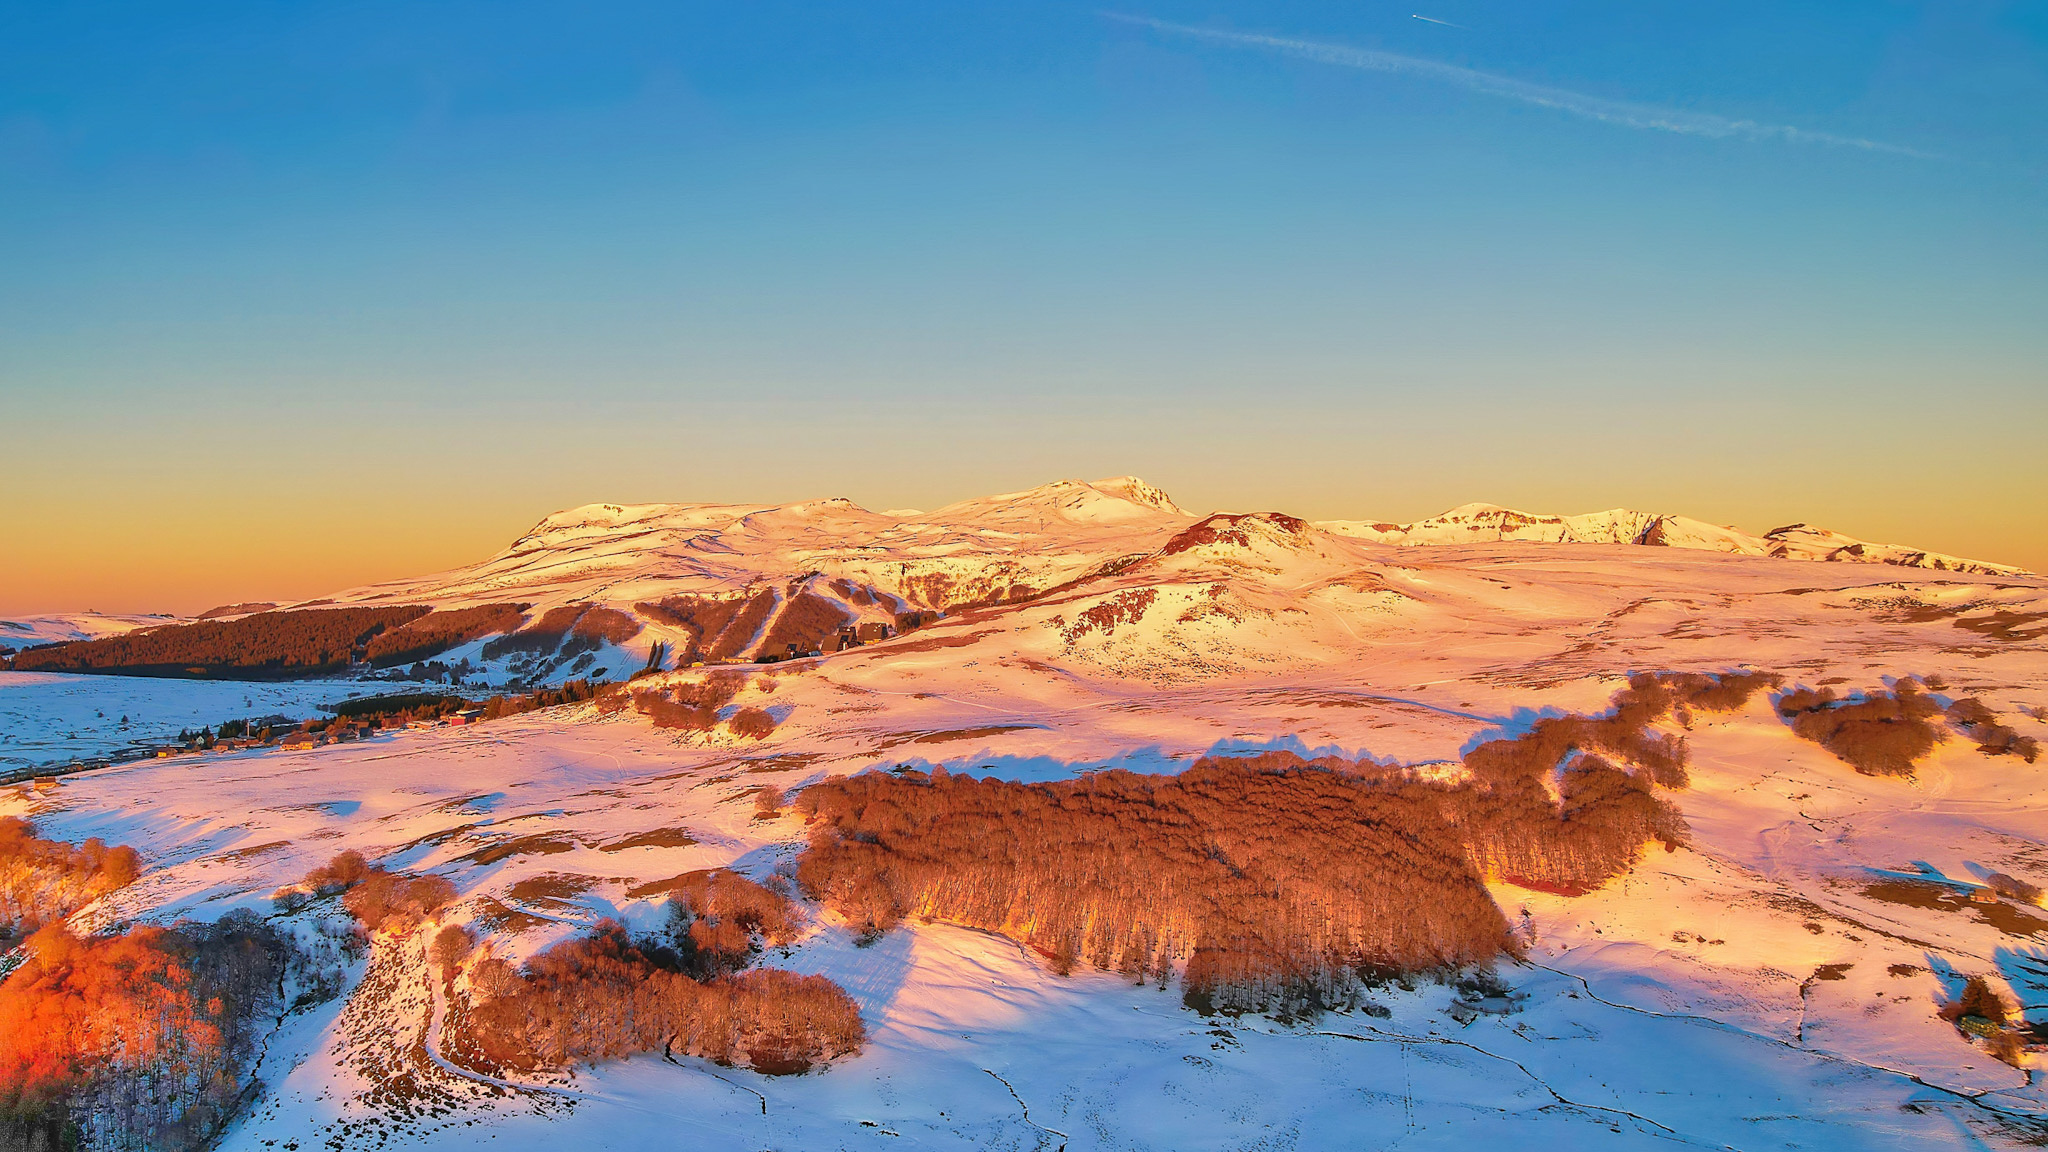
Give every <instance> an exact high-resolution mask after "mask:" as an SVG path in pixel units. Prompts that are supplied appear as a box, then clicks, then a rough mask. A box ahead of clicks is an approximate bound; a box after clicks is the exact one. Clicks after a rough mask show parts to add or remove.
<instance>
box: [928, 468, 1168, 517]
mask: <svg viewBox="0 0 2048 1152" xmlns="http://www.w3.org/2000/svg"><path fill="white" fill-rule="evenodd" d="M932 519H934V520H957V521H975V522H996V521H1000V522H1006V523H1047V522H1052V521H1063V522H1066V523H1070V524H1139V523H1162V524H1163V523H1165V522H1167V521H1168V520H1184V519H1192V517H1191V516H1190V515H1189V513H1188V512H1186V511H1185V510H1183V509H1182V508H1181V507H1180V506H1179V505H1178V504H1175V503H1174V502H1173V499H1172V498H1171V497H1169V496H1168V495H1167V494H1166V493H1165V492H1162V491H1160V490H1159V489H1157V488H1154V487H1153V486H1152V485H1150V484H1147V483H1145V482H1144V481H1143V480H1140V479H1138V478H1137V477H1135V476H1117V477H1113V478H1111V479H1108V480H1097V481H1094V482H1093V483H1090V482H1088V481H1085V480H1056V481H1054V482H1052V483H1051V484H1041V485H1039V486H1038V487H1036V488H1027V489H1025V490H1024V491H1022V492H1005V493H1002V494H1000V495H996V496H987V497H983V498H981V499H979V500H963V501H961V502H960V503H958V504H950V505H948V506H946V507H944V508H941V509H939V510H938V511H937V512H934V513H932Z"/></svg>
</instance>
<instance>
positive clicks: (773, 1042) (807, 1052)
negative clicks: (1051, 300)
mask: <svg viewBox="0 0 2048 1152" xmlns="http://www.w3.org/2000/svg"><path fill="white" fill-rule="evenodd" d="M665 960H667V957H665V956H664V955H662V952H661V950H659V949H650V948H648V947H645V946H643V945H640V944H636V943H634V942H633V941H632V940H630V939H629V938H628V937H627V936H626V932H625V930H624V929H623V928H621V927H620V926H619V925H617V924H614V923H609V922H607V923H604V924H601V925H599V926H598V928H597V930H596V931H595V932H594V933H592V934H591V935H590V936H588V937H584V938H581V939H576V940H569V941H565V942H563V943H561V944H558V945H556V946H555V947H553V948H550V949H548V950H547V951H546V952H543V953H541V954H540V955H538V956H536V957H534V958H533V959H532V960H531V961H529V962H528V963H527V965H526V966H525V968H524V969H515V968H513V967H512V966H511V965H510V964H507V963H505V962H504V961H502V960H499V959H497V958H495V957H489V956H487V957H485V958H484V959H483V960H482V961H480V962H478V963H476V964H474V965H473V966H472V967H471V969H470V988H471V995H472V1003H471V1005H470V1007H469V1011H468V1012H467V1013H466V1014H465V1015H464V1017H463V1019H462V1021H461V1024H460V1033H461V1034H460V1035H459V1036H457V1037H454V1039H455V1041H456V1042H457V1043H460V1044H461V1045H462V1046H463V1047H464V1048H465V1049H467V1050H470V1051H473V1052H476V1053H478V1054H479V1056H480V1058H481V1059H482V1060H484V1061H487V1062H489V1063H490V1064H494V1065H498V1066H503V1067H511V1068H522V1069H539V1068H561V1067H566V1066H568V1065H571V1064H575V1063H580V1062H583V1061H595V1060H604V1059H610V1058H614V1057H620V1056H628V1055H631V1054H633V1053H636V1052H651V1051H661V1052H665V1053H669V1054H674V1055H690V1056H701V1057H704V1058H706V1059H709V1060H712V1061H714V1062H716V1063H719V1064H727V1065H731V1064H741V1063H744V1064H746V1065H748V1066H749V1067H752V1068H753V1069H754V1070H755V1071H757V1072H763V1073H770V1074H776V1073H794V1072H802V1071H805V1070H807V1069H809V1068H811V1067H812V1066H813V1065H815V1064H817V1063H819V1062H821V1061H824V1060H830V1059H832V1058H834V1057H837V1056H842V1055H846V1054H849V1053H853V1052H857V1051H859V1049H860V1045H861V1043H862V1042H863V1041H864V1040H865V1039H866V1030H865V1029H864V1028H863V1027H862V1025H861V1020H860V1012H859V1009H858V1008H857V1007H856V1006H855V1005H854V1003H853V1001H852V1000H851V999H849V998H848V997H847V995H846V993H845V992H843V991H841V990H840V988H839V986H838V985H836V984H834V983H832V982H831V981H830V980H827V979H826V978H825V977H823V976H798V975H796V974H795V973H792V972H781V971H775V970H764V971H754V972H741V973H738V974H736V975H725V976H719V977H717V978H715V979H711V980H707V981H699V980H695V979H692V978H691V977H690V976H688V975H687V974H685V973H683V972H681V971H679V970H677V969H676V968H674V967H673V966H671V965H670V964H667V963H665V962H664V961H665ZM450 1023H451V1025H454V1024H455V1021H454V1020H452V1019H451V1021H450Z"/></svg>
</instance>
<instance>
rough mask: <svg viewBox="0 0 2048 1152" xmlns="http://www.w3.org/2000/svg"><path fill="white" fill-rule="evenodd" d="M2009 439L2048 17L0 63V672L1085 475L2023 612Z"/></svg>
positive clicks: (1066, 12) (2032, 431) (1264, 27)
mask: <svg viewBox="0 0 2048 1152" xmlns="http://www.w3.org/2000/svg"><path fill="white" fill-rule="evenodd" d="M1418 5H1420V6H1419V7H1418ZM1417 14H1420V15H1424V16H1429V17H1432V18H1433V19H1434V21H1442V23H1438V22H1433V21H1426V20H1420V19H1416V18H1415V16H1416V15H1417ZM2044 434H2048V4H2043V3H2040V2H2039V0H2028V2H2024V3H2011V4H1996V3H1972V2H1970V0H1943V2H1940V3H1907V2H1890V3H1868V2H1853V3H1852V2H1841V3H1802V2H1797V0H1794V2H1783V0H1772V2H1769V3H1762V2H1746V0H1744V2H1735V3H1728V4H1717V5H1705V4H1698V3H1675V2H1661V0H1611V2H1591V0H1587V2H1574V3H1518V4H1506V3H1501V4H1483V3H1478V2H1477V0H1441V2H1439V0H1400V5H1399V6H1395V5H1393V4H1391V3H1380V2H1377V0H1364V2H1359V0H1352V2H1348V3H1343V4H1334V3H1332V4H1313V3H1266V4H1259V5H1252V4H1232V3H1212V4H1194V3H1186V2H1180V0H1160V2H1158V3H1145V4H1140V3H1136V2H1132V3H1129V4H1123V3H1118V4H1114V5H1112V6H1111V7H1109V8H1106V9H1105V8H1096V7H1090V6H1085V5H1041V4H1021V5H1001V6H997V5H957V4H915V3H887V2H868V3H862V4H855V5H792V4H786V3H772V2H769V3H749V4H737V5H733V4H727V5H716V6H713V5H702V4H690V3H662V4H639V3H616V4H609V5H591V4H546V3H528V2H523V0H495V2H493V3H489V4H483V3H477V4H433V3H422V2H419V0H412V2H408V3H403V4H398V3H346V4H341V3H297V4H274V3H265V4H206V3H187V4H177V5H166V4H144V3H103V4H65V5H27V4H14V5H6V6H0V613H14V614H19V613H28V612H35V611H51V610H72V609H82V608H96V609H100V610H103V611H194V610H198V609H203V608H206V607H209V606H211V605H214V604H219V603H224V602H230V601H236V600H246V599H284V598H302V597H308V596H314V595H319V594H323V593H325V592H330V591H334V590H336V589H338V588H341V587H344V586H348V585H352V584H356V583H362V582H367V581H371V580H376V579H386V578H392V577H397V576H403V575H412V574H417V573H421V572H425V571H430V570H435V569H440V568H445V567H450V566H454V565H458V564H463V563H468V562H471V561H474V560H477V559H480V558H482V557H483V556H485V555H487V554H489V553H491V552H493V551H495V550H497V549H498V548H500V547H502V546H503V545H504V544H505V543H506V542H508V541H509V540H510V539H511V538H512V537H513V536H515V535H517V534H518V533H519V532H520V531H522V530H524V529H525V528H526V527H528V526H529V525H530V524H531V523H532V522H533V521H535V520H537V519H538V518H539V517H540V516H541V515H543V514H544V513H546V512H548V511H550V510H552V509H555V508H558V507H564V506H569V505H574V504H580V503H586V502H591V501H599V500H612V501H650V500H733V501H752V500H761V501H775V500H785V499H799V498H807V497H816V496H830V495H843V496H847V497H850V498H852V499H854V500H856V501H858V502H860V503H862V504H864V505H867V506H869V507H872V508H888V507H900V506H914V507H926V508H930V507H934V506H936V505H939V504H943V503H946V502H949V501H952V500H956V499H962V498H966V497H969V496H976V495H983V494H986V493H989V492H996V491H1005V490H1010V489H1015V488H1021V487H1028V486H1030V485H1033V484H1037V483H1041V482H1044V481H1048V480H1052V479H1057V478H1060V477H1068V476H1072V477H1082V478H1092V477H1097V476H1106V475H1117V474H1121V473H1136V474H1138V475H1141V476H1143V477H1145V478H1146V479H1148V480H1151V481H1152V482H1154V483H1156V484H1159V485H1160V486H1162V487H1164V488H1166V489H1167V490H1168V491H1170V492H1171V493H1173V494H1174V495H1175V497H1176V498H1178V499H1179V500H1180V501H1181V502H1182V503H1183V504H1186V505H1188V506H1189V507H1191V508H1194V509H1197V510H1204V511H1206V510H1209V509H1212V508H1218V507H1225V508H1234V509H1251V508H1277V509H1281V510H1284V511H1288V512H1293V513H1295V514H1298V515H1303V516H1308V517H1311V518H1339V517H1343V518H1354V517H1355V518H1365V517H1371V518H1386V519H1411V518H1415V517H1420V516H1424V515H1428V514H1431V513H1434V512H1437V511H1441V510H1442V509H1444V508H1446V507H1449V506H1452V505H1456V504H1460V503H1464V502H1467V501H1471V500H1488V501H1492V502H1495V503H1501V504H1509V505H1513V506H1517V507H1522V508H1527V509H1530V510H1535V511H1556V512H1578V511H1587V510H1592V509H1597V508H1606V507H1614V506H1630V507H1636V508H1646V509H1651V510H1656V511H1669V512H1679V513H1684V514H1687V515H1692V516H1697V517H1700V518H1703V519H1708V520H1713V521H1716V522H1722V523H1732V524H1735V525H1737V526H1739V527H1742V528H1745V529H1748V530H1751V531H1762V530H1765V529H1769V528H1772V527H1775V526H1777V525H1779V524H1782V523H1787V522H1791V521H1798V520H1805V521H1810V522H1813V523H1818V524H1824V525H1827V526H1829V527H1833V528H1836V529H1839V530H1841V531H1845V532H1849V533H1851V534H1854V535H1857V536H1862V537H1865V538H1868V539H1874V540H1881V541H1890V542H1900V543H1909V544H1914V545H1917V546H1921V547H1928V548H1934V549H1939V550H1943V551H1949V552H1955V553H1960V554H1963V555H1969V556H1976V557H1981V558H1984V559H1990V560H1997V561H2004V562H2009V563H2018V564H2024V565H2026V566H2028V567H2031V568H2035V569H2037V570H2042V571H2048V452H2044Z"/></svg>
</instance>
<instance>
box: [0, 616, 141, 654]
mask: <svg viewBox="0 0 2048 1152" xmlns="http://www.w3.org/2000/svg"><path fill="white" fill-rule="evenodd" d="M177 620H178V618H177V617H175V616H164V615H154V616H150V615H118V614H114V615H110V614H108V613H104V612H43V613H37V614H34V615H24V616H17V617H15V618H13V619H11V620H0V648H30V647H33V646H35V645H37V644H62V643H66V642H68V641H72V640H97V639H99V638H100V637H102V636H119V635H121V634H122V633H124V632H133V631H135V630H136V629H138V628H156V627H159V626H161V625H164V624H174V623H176V622H177Z"/></svg>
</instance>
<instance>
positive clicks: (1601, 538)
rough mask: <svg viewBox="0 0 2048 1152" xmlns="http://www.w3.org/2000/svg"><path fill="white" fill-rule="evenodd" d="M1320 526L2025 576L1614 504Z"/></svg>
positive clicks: (1809, 534) (1435, 537)
mask: <svg viewBox="0 0 2048 1152" xmlns="http://www.w3.org/2000/svg"><path fill="white" fill-rule="evenodd" d="M1316 527H1318V528H1321V529H1322V530H1324V531H1325V532H1331V533H1335V534H1337V535H1340V536H1352V537H1356V538H1358V539H1362V540H1371V541H1374V542H1376V543H1381V544H1399V545H1411V546H1412V545H1442V544H1489V543H1497V542H1502V541H1530V542H1536V543H1547V544H1641V545H1647V546H1651V547H1663V548H1690V549H1696V550H1700V551H1707V552H1728V553H1732V554H1734V555H1738V556H1774V557H1777V558H1779V559H1781V560H1824V561H1826V560H1832V561H1847V562H1855V563H1864V564H1896V565H1900V566H1902V567H1906V568H1931V569H1934V570H1936V571H1939V572H1970V573H1974V574H1977V575H1981V576H2027V575H2031V574H2032V573H2029V572H2028V571H2027V570H2026V569H2024V568H2015V567H2013V566H2011V565H2007V564H1992V563H1989V562H1987V561H1983V560H1968V559H1964V558H1963V557H1960V556H1949V555H1946V554H1944V553H1941V552H1929V551H1927V550H1925V549H1921V548H1909V547H1906V546H1904V545H1900V544H1872V543H1870V542H1868V541H1864V540H1858V539H1856V538H1855V537H1853V536H1845V535H1843V534H1841V533H1840V532H1831V531H1829V530H1827V529H1825V528H1816V527H1813V526H1812V525H1810V524H1788V525H1786V526H1785V527H1783V528H1773V529H1771V530H1770V531H1769V532H1766V533H1764V534H1763V535H1761V536H1753V535H1750V534H1749V533H1747V532H1743V531H1741V530H1740V529H1736V528H1729V527H1724V526H1722V525H1717V524H1709V523H1707V522H1706V521H1704V520H1694V519H1692V518H1691V517H1689V516H1672V515H1666V514H1660V513H1653V512H1636V511H1633V510H1630V509H1627V508H1611V509H1609V510H1607V511H1605V512H1587V513H1584V514H1583V515H1578V516H1547V515H1538V514H1535V513H1530V512H1521V511H1517V510H1516V509H1513V508H1502V507H1500V506H1498V505H1495V504H1466V505H1463V506H1461V507H1457V508H1453V509H1451V510H1450V511H1448V512H1445V513H1443V514H1441V515H1437V516H1432V517H1430V518H1429V519H1427V520H1417V521H1416V522H1414V523H1412V524H1387V523H1380V522H1372V521H1364V520H1326V521H1323V522H1320V523H1318V524H1317V525H1316Z"/></svg>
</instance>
